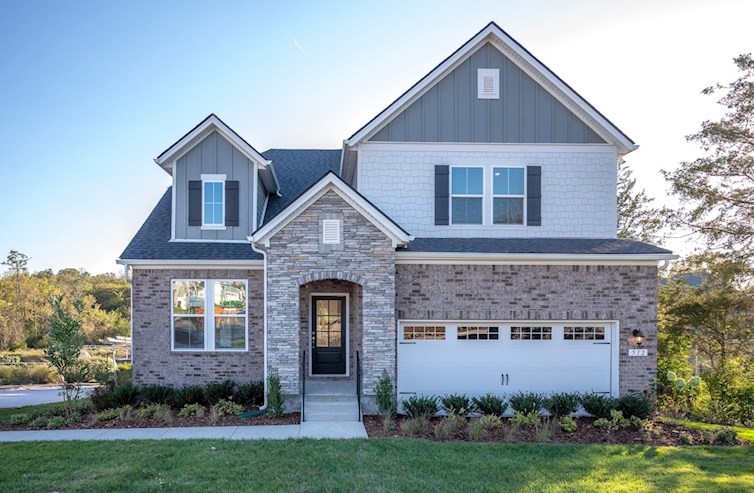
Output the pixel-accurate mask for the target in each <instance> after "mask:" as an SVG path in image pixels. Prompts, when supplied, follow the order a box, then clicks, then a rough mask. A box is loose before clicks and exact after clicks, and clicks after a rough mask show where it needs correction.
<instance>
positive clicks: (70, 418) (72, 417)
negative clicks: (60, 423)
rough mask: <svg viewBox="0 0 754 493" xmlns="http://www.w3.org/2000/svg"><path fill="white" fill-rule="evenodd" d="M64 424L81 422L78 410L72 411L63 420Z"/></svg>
mask: <svg viewBox="0 0 754 493" xmlns="http://www.w3.org/2000/svg"><path fill="white" fill-rule="evenodd" d="M65 422H66V424H71V423H81V413H80V412H78V411H73V412H72V413H71V415H70V416H68V419H66V420H65Z"/></svg>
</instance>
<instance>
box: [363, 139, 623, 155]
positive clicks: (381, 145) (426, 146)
mask: <svg viewBox="0 0 754 493" xmlns="http://www.w3.org/2000/svg"><path fill="white" fill-rule="evenodd" d="M358 149H359V150H360V151H369V150H375V151H379V150H393V151H447V152H459V151H460V152H480V151H489V152H579V153H583V152H595V153H604V152H612V153H615V146H614V145H613V144H501V143H496V142H382V141H379V142H374V141H369V142H362V143H361V144H359V145H358Z"/></svg>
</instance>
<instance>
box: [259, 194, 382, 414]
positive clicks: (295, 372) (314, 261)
mask: <svg viewBox="0 0 754 493" xmlns="http://www.w3.org/2000/svg"><path fill="white" fill-rule="evenodd" d="M324 219H340V220H341V222H342V233H341V236H342V241H341V243H340V244H337V245H323V244H322V243H321V238H322V221H323V220H324ZM266 250H267V286H268V290H267V298H268V306H267V317H268V318H267V351H268V352H267V362H268V371H269V372H270V374H277V375H278V376H279V377H280V381H281V383H282V388H283V393H284V394H286V395H287V396H288V403H289V405H290V406H292V407H295V406H296V402H297V401H296V399H295V398H293V396H297V395H298V394H299V392H300V383H301V382H300V380H301V379H300V377H301V359H300V354H301V347H300V346H301V338H300V330H301V322H300V316H301V315H300V310H299V305H300V289H299V288H300V287H301V286H302V285H304V284H306V283H309V282H312V281H316V280H325V279H338V280H343V281H349V282H354V283H356V284H359V285H360V286H361V291H362V300H363V303H362V347H363V359H364V364H363V368H364V394H365V395H374V393H375V386H376V383H377V380H378V379H379V377H380V375H381V374H382V371H383V370H387V371H388V372H389V373H390V375H391V376H392V377H393V378H395V357H396V351H395V249H394V248H393V246H392V242H391V240H390V239H389V238H388V237H387V236H385V234H384V233H382V232H381V231H380V230H379V229H377V228H376V227H375V226H374V225H373V224H372V223H371V222H370V221H368V220H367V219H366V218H365V217H364V216H362V215H361V214H360V213H359V212H358V211H356V210H355V209H354V208H352V207H351V206H350V205H349V204H348V203H347V202H346V201H345V200H343V199H342V198H341V197H340V196H339V195H338V194H337V193H335V192H334V191H333V190H332V189H331V190H328V191H327V192H326V193H325V194H324V195H323V196H322V197H320V198H319V199H318V200H317V201H316V202H314V203H313V204H312V205H311V206H309V207H308V208H307V209H306V210H304V211H303V212H301V213H300V214H299V215H298V216H296V217H295V218H294V219H292V220H291V222H289V223H288V224H287V225H285V226H284V227H283V228H282V229H281V230H280V231H278V232H277V233H276V234H275V235H273V236H272V237H271V239H270V246H269V248H267V249H266Z"/></svg>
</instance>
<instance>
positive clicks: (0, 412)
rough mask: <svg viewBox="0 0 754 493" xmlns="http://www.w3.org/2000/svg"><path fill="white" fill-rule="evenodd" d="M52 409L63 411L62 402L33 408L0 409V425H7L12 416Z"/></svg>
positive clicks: (38, 405)
mask: <svg viewBox="0 0 754 493" xmlns="http://www.w3.org/2000/svg"><path fill="white" fill-rule="evenodd" d="M53 409H63V403H62V402H53V403H50V404H37V405H35V406H24V407H12V408H9V409H0V423H7V422H9V421H10V417H11V416H13V415H14V414H25V413H31V412H33V411H52V410H53Z"/></svg>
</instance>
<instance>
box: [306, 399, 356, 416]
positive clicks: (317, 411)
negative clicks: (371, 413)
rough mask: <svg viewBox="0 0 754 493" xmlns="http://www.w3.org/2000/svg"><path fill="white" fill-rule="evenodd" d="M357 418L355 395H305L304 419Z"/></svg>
mask: <svg viewBox="0 0 754 493" xmlns="http://www.w3.org/2000/svg"><path fill="white" fill-rule="evenodd" d="M312 397H314V399H312ZM328 397H329V398H328ZM358 420H359V406H358V403H357V400H356V397H355V396H352V397H347V396H306V401H305V403H304V421H358Z"/></svg>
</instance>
